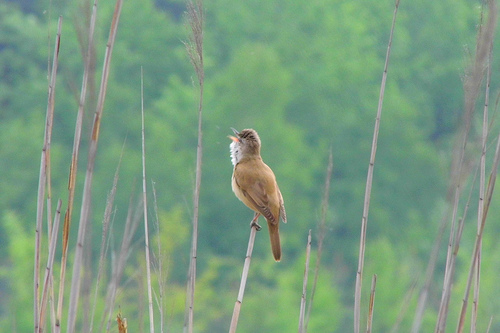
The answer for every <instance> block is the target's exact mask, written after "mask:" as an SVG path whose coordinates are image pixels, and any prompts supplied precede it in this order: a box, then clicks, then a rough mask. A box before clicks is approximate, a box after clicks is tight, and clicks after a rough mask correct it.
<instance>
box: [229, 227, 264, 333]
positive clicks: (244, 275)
mask: <svg viewBox="0 0 500 333" xmlns="http://www.w3.org/2000/svg"><path fill="white" fill-rule="evenodd" d="M256 233H257V227H256V226H255V225H253V226H252V227H251V228H250V237H249V238H248V248H247V255H246V257H245V263H244V264H243V273H242V274H241V281H240V290H239V291H238V298H237V299H236V303H234V309H233V317H232V318H231V325H230V326H229V333H235V332H236V328H237V327H238V319H239V317H240V309H241V303H243V295H244V294H245V287H246V284H247V278H248V271H249V270H250V260H252V252H253V245H254V243H255V235H256Z"/></svg>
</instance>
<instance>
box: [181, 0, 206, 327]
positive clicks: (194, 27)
mask: <svg viewBox="0 0 500 333" xmlns="http://www.w3.org/2000/svg"><path fill="white" fill-rule="evenodd" d="M187 14H188V19H189V26H190V28H191V35H190V36H189V42H186V43H185V45H186V50H187V53H188V55H189V58H190V60H191V63H192V65H193V67H194V69H195V72H196V75H197V77H198V85H199V89H200V95H199V103H198V145H197V148H196V180H195V187H194V198H193V206H194V207H193V234H192V241H191V259H190V263H189V281H188V286H187V295H186V296H187V297H186V307H187V314H186V320H185V323H184V331H187V332H188V333H192V332H193V318H194V293H195V287H196V259H197V252H198V217H199V203H200V190H201V164H202V156H203V132H202V119H203V118H202V111H203V87H204V79H205V72H204V67H203V19H204V18H203V17H204V15H203V3H202V1H201V0H200V1H197V2H196V4H193V3H192V2H191V1H188V3H187Z"/></svg>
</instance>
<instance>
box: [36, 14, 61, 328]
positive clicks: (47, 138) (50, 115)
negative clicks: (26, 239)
mask: <svg viewBox="0 0 500 333" xmlns="http://www.w3.org/2000/svg"><path fill="white" fill-rule="evenodd" d="M61 30H62V17H59V22H58V28H57V37H56V42H55V46H54V58H53V64H52V71H51V75H50V83H49V88H48V90H49V92H48V101H47V113H46V120H45V133H44V141H43V148H42V154H41V158H40V175H39V179H38V199H37V211H36V227H35V260H34V269H33V276H34V283H33V286H34V293H33V295H34V299H33V316H34V331H35V332H38V331H39V330H42V329H43V326H42V325H41V324H40V317H39V316H40V312H41V311H40V254H41V247H42V224H43V209H44V201H45V193H46V192H45V191H46V189H47V183H49V184H50V181H49V180H50V144H51V140H52V124H53V119H54V103H55V88H56V77H57V66H58V64H59V49H60V44H61ZM49 203H50V201H49ZM47 211H50V209H49V208H47ZM49 216H50V214H49ZM48 225H49V227H50V222H48ZM48 233H49V235H50V233H51V230H49V231H48ZM49 241H50V239H49Z"/></svg>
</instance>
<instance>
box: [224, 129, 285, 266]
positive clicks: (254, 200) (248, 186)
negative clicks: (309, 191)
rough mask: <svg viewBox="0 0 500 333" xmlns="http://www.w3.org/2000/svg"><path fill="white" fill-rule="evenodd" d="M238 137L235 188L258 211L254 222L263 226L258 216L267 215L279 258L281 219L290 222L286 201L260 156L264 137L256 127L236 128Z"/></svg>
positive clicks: (235, 142)
mask: <svg viewBox="0 0 500 333" xmlns="http://www.w3.org/2000/svg"><path fill="white" fill-rule="evenodd" d="M233 132H234V133H235V135H236V137H234V136H230V138H231V139H232V140H233V142H232V143H231V146H230V150H231V161H232V162H233V165H234V170H233V177H232V188H233V192H234V194H236V197H238V199H240V200H241V201H242V202H243V203H244V204H245V205H247V207H248V208H250V209H252V210H253V211H254V212H255V216H254V219H253V220H252V223H251V225H252V226H253V225H256V226H257V230H259V229H260V226H259V225H258V224H257V220H258V218H259V216H260V215H262V216H264V218H265V219H266V221H267V226H268V227H269V237H270V240H271V250H272V252H273V256H274V259H275V260H276V261H280V260H281V244H280V235H279V219H280V217H281V219H282V220H283V222H285V223H286V212H285V205H284V202H283V196H282V195H281V192H280V189H279V187H278V183H277V182H276V177H275V176H274V173H273V171H272V170H271V168H270V167H268V166H267V165H266V164H265V163H264V162H263V161H262V157H261V156H260V146H261V143H260V138H259V135H258V134H257V132H256V131H255V130H253V129H245V130H243V131H241V132H238V131H236V130H235V129H233Z"/></svg>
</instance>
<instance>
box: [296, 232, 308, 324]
mask: <svg viewBox="0 0 500 333" xmlns="http://www.w3.org/2000/svg"><path fill="white" fill-rule="evenodd" d="M310 257H311V229H309V235H308V236H307V246H306V265H305V268H304V280H303V283H302V297H301V298H300V312H299V333H305V332H306V326H305V313H306V295H307V278H308V277H309V259H310Z"/></svg>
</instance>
